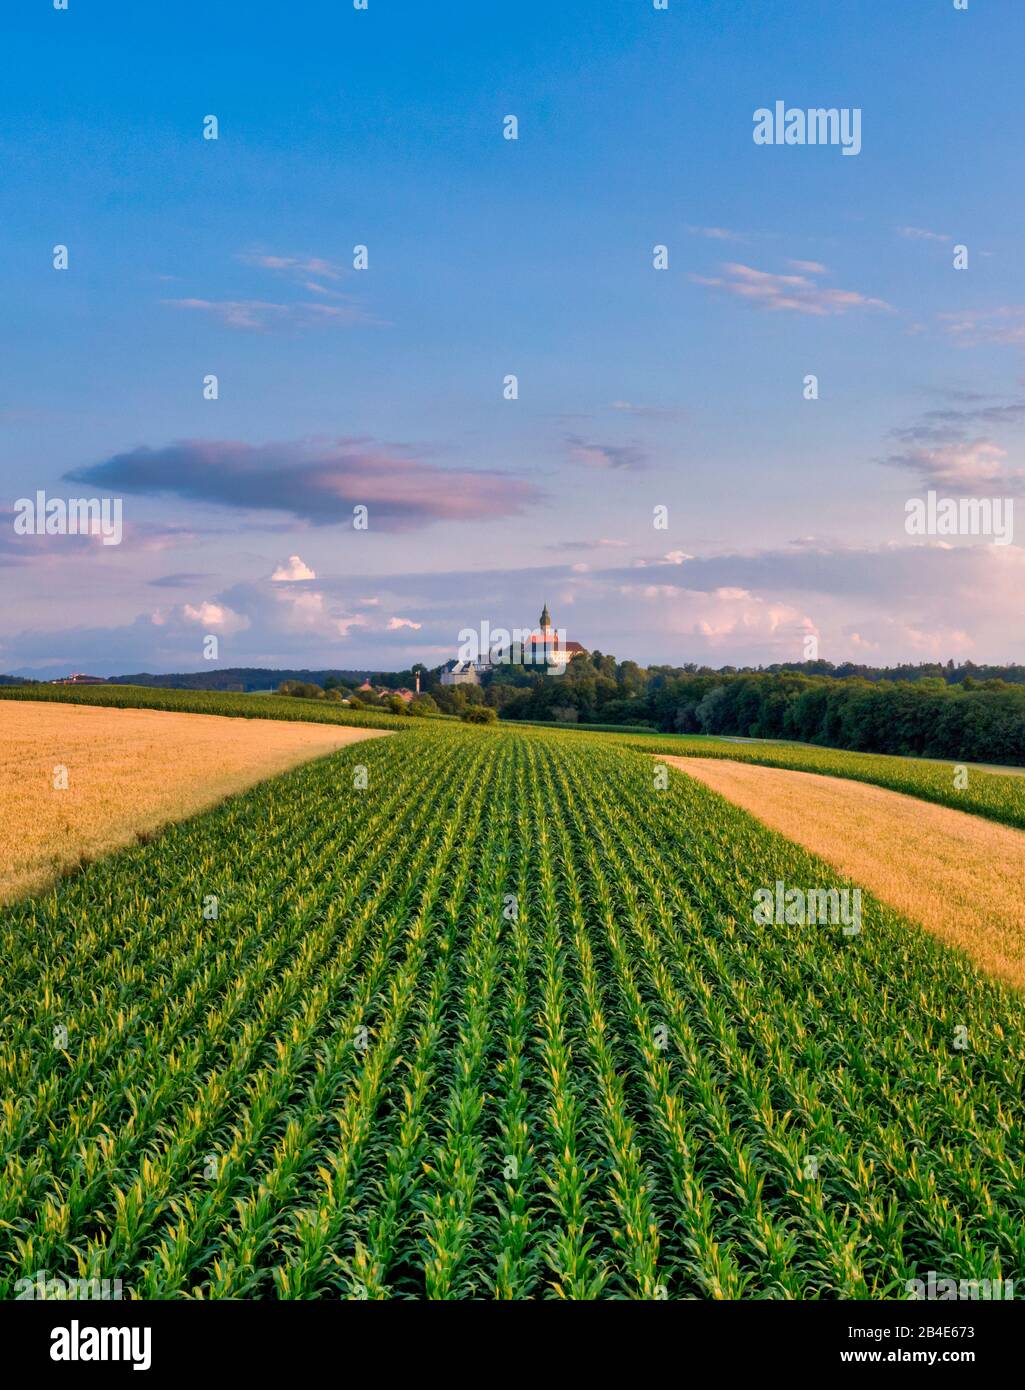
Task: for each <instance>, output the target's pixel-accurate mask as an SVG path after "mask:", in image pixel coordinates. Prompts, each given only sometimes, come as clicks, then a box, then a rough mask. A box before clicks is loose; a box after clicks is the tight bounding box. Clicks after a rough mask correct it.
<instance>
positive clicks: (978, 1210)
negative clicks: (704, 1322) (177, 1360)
mask: <svg viewBox="0 0 1025 1390" xmlns="http://www.w3.org/2000/svg"><path fill="white" fill-rule="evenodd" d="M357 762H362V763H365V764H366V766H367V768H368V772H369V777H368V785H367V787H366V789H365V790H358V789H357V788H356V787H355V786H354V779H353V776H352V773H353V769H354V766H355V764H356V763H357ZM652 771H653V769H652V760H651V758H650V757H646V756H642V755H641V754H640V753H639V752H636V751H633V750H631V749H628V748H623V747H616V746H613V745H611V744H610V743H609V742H608V740H603V739H601V738H600V737H598V736H596V737H593V738H591V737H586V736H581V735H579V734H571V733H566V734H562V733H558V732H549V731H542V730H531V729H518V730H505V729H497V730H495V729H483V730H470V729H464V728H460V727H458V726H457V727H453V726H445V725H432V726H431V727H429V728H423V729H420V728H417V729H414V730H411V731H410V732H409V733H408V734H407V735H405V736H404V737H403V738H401V739H388V740H380V741H375V742H373V743H372V744H364V745H361V746H360V747H359V748H358V749H355V748H347V749H344V750H341V751H340V752H339V753H337V754H335V755H333V756H332V757H330V758H327V759H324V760H321V761H319V762H317V763H315V764H311V765H309V766H307V767H305V768H302V769H298V770H296V771H294V772H291V773H289V774H287V775H286V776H284V777H281V778H278V779H275V780H274V781H273V782H269V783H267V784H265V785H263V786H261V787H259V788H257V789H255V790H254V791H252V792H250V793H247V794H246V795H244V796H241V797H238V798H235V799H233V800H232V801H229V802H228V803H226V804H225V805H224V806H222V807H221V808H220V809H219V810H217V811H215V812H213V813H211V814H209V815H206V816H204V817H201V818H198V819H196V820H193V821H191V822H188V823H187V824H183V825H180V826H177V827H175V828H173V829H172V830H170V831H168V832H167V833H166V834H165V835H164V836H162V837H161V838H160V839H158V840H155V841H153V842H152V843H150V844H147V845H143V846H139V847H137V848H133V849H131V850H128V851H125V852H124V853H122V854H119V855H117V856H114V857H113V858H111V859H108V860H106V861H103V862H100V863H97V864H93V865H91V866H89V867H88V868H87V869H86V870H85V871H84V872H82V873H81V874H79V875H77V876H75V877H73V878H70V879H67V880H64V881H63V882H61V883H60V884H58V885H57V886H56V887H55V888H53V889H52V890H50V891H49V892H48V893H46V894H44V895H42V896H40V897H37V898H35V899H31V900H29V901H27V902H24V903H21V904H19V905H16V906H14V907H11V908H8V909H5V910H4V912H3V915H2V917H0V962H2V964H0V1091H2V1096H3V1103H2V1110H0V1166H2V1172H3V1182H2V1185H0V1294H3V1293H5V1292H6V1293H7V1294H8V1296H9V1295H10V1292H11V1290H12V1289H13V1287H14V1285H15V1282H16V1280H17V1279H19V1278H22V1277H32V1276H34V1275H35V1274H36V1273H37V1272H38V1271H40V1270H47V1271H49V1272H50V1273H51V1274H53V1273H56V1274H62V1275H65V1276H67V1275H81V1276H93V1277H100V1278H109V1279H121V1280H122V1281H123V1283H124V1286H125V1289H126V1291H127V1292H128V1293H130V1294H131V1295H134V1296H139V1297H160V1298H177V1297H206V1298H210V1297H234V1298H240V1297H241V1298H249V1297H280V1298H295V1299H305V1298H332V1297H340V1298H387V1297H412V1298H439V1299H459V1298H467V1297H496V1298H508V1299H513V1298H538V1297H561V1298H572V1299H575V1298H623V1297H626V1298H642V1299H651V1298H655V1299H659V1298H665V1297H668V1298H681V1297H748V1296H761V1297H782V1298H816V1297H825V1298H844V1297H848V1298H849V1297H868V1298H874V1297H882V1296H885V1295H891V1294H894V1293H898V1294H899V1293H901V1291H902V1290H903V1288H904V1286H905V1284H906V1281H907V1280H909V1279H911V1278H916V1277H925V1276H926V1274H927V1273H928V1271H929V1270H935V1271H937V1273H938V1275H939V1276H941V1277H951V1278H979V1279H981V1278H996V1277H1001V1276H1003V1277H1012V1278H1013V1277H1015V1276H1016V1275H1019V1274H1021V1272H1022V1268H1023V1264H1025V1260H1023V1256H1025V1223H1023V1222H1022V1208H1023V1199H1025V1178H1023V1157H1025V1125H1023V1120H1025V1101H1023V1091H1025V1030H1023V1026H1022V1025H1023V1023H1025V1007H1023V1003H1022V1001H1021V999H1020V998H1019V996H1017V995H1016V994H1014V993H1013V992H1011V991H1010V990H1008V989H1005V988H1003V987H1001V986H998V985H996V984H993V983H990V982H988V981H986V980H984V979H982V978H980V976H979V975H978V974H977V973H976V972H975V970H974V969H973V968H972V966H971V965H970V964H969V963H968V962H967V961H966V960H965V959H964V958H963V957H961V956H960V955H958V954H957V953H955V952H951V951H948V950H944V949H943V948H941V947H940V946H938V945H937V944H936V943H935V942H934V941H932V940H931V939H930V938H929V937H927V936H926V935H925V934H924V933H922V932H920V931H918V930H916V929H915V928H914V927H913V926H912V925H910V924H908V923H906V922H904V921H902V920H901V919H899V918H898V917H897V916H896V915H894V914H892V913H891V912H889V911H888V910H886V909H884V908H882V907H881V906H879V905H878V904H876V903H874V902H872V901H871V900H870V899H868V898H867V896H866V899H865V903H864V906H863V916H862V930H861V932H860V934H859V935H857V936H854V937H846V936H844V935H843V932H842V930H841V928H840V927H839V926H837V927H801V926H789V925H765V924H762V923H759V922H756V921H755V920H754V915H753V913H752V910H751V907H752V898H753V892H754V889H755V888H756V887H759V886H762V885H764V884H766V883H773V882H774V881H775V880H776V879H783V880H785V881H787V882H791V883H799V884H813V883H817V882H818V883H821V882H822V881H823V875H824V874H828V873H829V871H828V870H826V869H825V868H824V866H822V865H821V864H819V863H818V862H816V861H815V860H813V859H812V858H810V857H809V856H808V855H807V854H805V853H804V851H802V850H801V849H799V848H798V847H797V846H795V845H793V844H791V843H790V842H788V841H786V840H785V839H782V838H781V837H779V836H777V835H774V834H772V833H771V832H769V831H766V830H763V829H761V828H760V827H758V826H757V824H756V823H755V822H753V821H752V820H751V819H750V818H748V817H746V816H745V815H743V813H741V812H739V811H737V810H736V809H735V808H733V807H732V806H730V805H729V804H728V803H726V802H725V801H723V800H722V799H721V798H719V797H717V796H715V795H714V794H712V793H711V792H709V791H708V790H707V789H705V788H704V787H702V786H700V785H699V784H696V783H694V782H692V781H691V780H690V779H687V778H683V777H677V776H673V777H671V778H670V781H669V786H668V787H667V788H665V789H660V788H659V786H658V785H657V783H656V781H655V779H654V778H653V775H652ZM212 898H216V908H217V911H216V916H211V915H210V914H209V911H207V913H206V915H204V905H206V906H207V907H208V906H209V903H210V901H211V899H212ZM955 1039H960V1040H961V1041H960V1042H958V1043H957V1045H955ZM965 1039H967V1045H965V1043H964V1040H965Z"/></svg>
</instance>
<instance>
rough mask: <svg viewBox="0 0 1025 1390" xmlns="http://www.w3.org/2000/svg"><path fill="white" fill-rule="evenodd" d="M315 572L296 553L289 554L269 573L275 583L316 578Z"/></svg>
mask: <svg viewBox="0 0 1025 1390" xmlns="http://www.w3.org/2000/svg"><path fill="white" fill-rule="evenodd" d="M316 577H317V576H316V574H315V573H314V572H313V570H311V569H310V567H309V565H307V564H306V563H305V562H304V561H303V560H300V558H299V556H298V555H289V557H288V559H287V561H286V562H285V563H284V564H283V565H278V567H277V569H276V570H275V571H274V573H273V574H272V575H271V579H272V580H274V581H275V582H277V583H292V582H294V581H296V580H299V579H316Z"/></svg>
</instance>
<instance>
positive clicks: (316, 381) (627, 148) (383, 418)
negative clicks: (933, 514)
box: [0, 0, 1025, 674]
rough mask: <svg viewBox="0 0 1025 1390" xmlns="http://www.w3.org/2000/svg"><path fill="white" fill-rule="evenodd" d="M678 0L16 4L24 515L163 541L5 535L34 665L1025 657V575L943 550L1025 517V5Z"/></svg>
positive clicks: (11, 467) (1012, 561)
mask: <svg viewBox="0 0 1025 1390" xmlns="http://www.w3.org/2000/svg"><path fill="white" fill-rule="evenodd" d="M669 6H670V7H669V10H668V11H665V12H663V11H655V10H654V8H653V6H652V4H651V3H650V0H608V2H607V3H595V0H590V3H582V2H578V0H567V2H566V3H558V0H547V2H546V3H534V2H533V0H519V3H510V4H508V5H498V6H488V7H483V6H481V5H480V4H479V3H477V4H473V3H460V2H459V0H448V3H445V4H440V5H427V4H423V3H413V2H412V0H369V8H368V9H367V10H366V11H365V12H361V11H355V10H354V9H352V8H350V7H349V6H348V5H347V4H346V3H345V0H331V2H330V3H299V4H297V5H295V6H293V7H290V8H289V9H288V11H287V12H285V13H283V12H282V10H281V7H280V6H278V5H271V4H269V3H268V4H247V5H245V6H241V7H239V6H227V7H209V6H207V5H205V4H191V3H179V4H176V5H174V6H167V7H163V8H162V9H158V8H156V7H139V6H136V5H134V4H129V3H121V2H120V0H108V2H107V3H105V4H104V5H102V6H99V5H94V4H89V3H86V0H69V8H68V10H67V12H58V11H53V10H52V9H49V8H47V7H46V6H45V5H43V4H39V5H37V6H34V7H31V8H29V7H20V8H19V12H18V14H17V16H16V17H15V18H14V19H13V20H9V21H7V24H6V34H5V40H6V42H5V51H4V55H3V58H2V60H0V61H2V64H3V78H4V80H3V82H2V84H0V111H2V120H0V145H2V156H3V165H4V169H5V177H4V180H3V187H2V191H0V200H2V205H0V212H2V224H0V225H2V227H3V232H2V239H3V257H2V260H0V275H2V276H3V282H4V283H3V301H4V315H3V322H2V327H0V343H2V355H0V513H7V512H9V511H10V510H11V509H13V508H14V506H15V503H16V501H17V500H18V499H20V498H23V497H26V496H33V495H34V494H35V492H36V490H37V489H40V488H41V489H44V490H45V491H46V493H47V495H48V496H52V497H81V496H93V495H97V496H120V497H122V498H123V500H124V518H125V535H124V539H123V541H122V543H121V544H120V545H118V546H109V547H108V546H103V545H101V544H100V543H99V542H98V540H97V539H96V538H81V537H75V536H65V535H55V536H45V537H34V536H33V537H25V536H20V535H16V534H15V533H14V530H13V526H12V525H11V518H10V516H7V515H0V582H2V583H3V587H4V594H5V598H6V600H7V601H6V602H5V603H4V605H3V612H2V617H0V670H4V671H18V672H34V673H37V674H58V673H60V672H62V671H63V670H64V669H65V668H67V667H70V666H74V667H75V668H76V669H87V670H91V671H96V672H98V673H99V674H110V673H115V672H122V671H131V670H141V669H148V670H154V671H160V670H181V669H202V668H203V666H204V661H203V656H202V651H203V639H204V637H205V636H206V635H208V634H209V633H214V634H216V635H218V637H219V640H220V662H221V664H224V665H241V664H246V665H249V664H280V665H296V664H298V665H309V666H325V665H338V666H351V667H363V666H370V667H374V668H376V669H385V668H389V667H402V666H406V665H408V664H409V663H410V662H412V661H414V660H418V659H422V660H425V661H427V662H428V664H436V663H437V662H440V661H441V660H443V659H444V658H445V657H446V656H447V655H449V654H451V653H452V652H454V649H455V646H456V644H457V634H458V632H459V630H460V629H462V628H464V627H467V626H476V625H477V624H478V623H480V622H481V621H482V620H484V619H487V620H488V621H489V622H490V623H491V624H492V625H506V626H513V625H520V624H523V623H526V622H530V621H532V620H533V619H534V618H536V615H537V612H538V611H539V609H540V604H541V601H542V600H543V599H547V600H548V602H549V605H550V606H551V608H552V611H553V616H554V618H555V621H556V622H557V624H558V625H559V626H564V627H566V628H567V630H568V632H569V635H570V636H571V637H574V638H577V639H578V640H580V641H582V642H584V644H585V645H588V646H598V647H601V648H602V650H605V651H613V652H614V653H615V654H616V655H618V656H620V657H624V658H625V657H631V658H634V659H636V660H639V661H642V662H674V663H676V662H684V661H689V660H694V661H707V662H710V663H711V664H714V665H719V664H725V663H731V664H737V663H742V662H760V661H774V660H787V659H795V660H799V659H801V657H802V655H803V651H804V647H803V643H804V639H805V638H806V637H807V636H808V635H809V634H814V635H815V636H816V637H817V638H818V640H819V649H820V653H821V655H823V656H825V657H827V658H831V659H834V660H843V659H847V658H851V659H856V660H866V661H872V662H879V663H882V662H886V661H897V660H906V659H910V660H914V659H933V658H942V659H944V660H945V659H947V658H948V657H951V656H952V657H954V658H964V657H971V658H972V659H975V660H978V661H983V660H993V661H1009V660H1021V659H1022V652H1023V639H1025V618H1022V617H1021V616H1019V609H1020V604H1019V602H1018V594H1019V592H1020V589H1021V584H1022V581H1023V579H1025V566H1023V563H1022V552H1021V549H1020V547H1019V546H1018V545H1014V544H1012V545H1004V546H996V545H993V544H990V543H988V542H987V539H986V538H985V537H978V536H971V537H955V538H953V539H950V538H937V537H925V538H912V537H909V536H908V535H907V534H906V532H905V527H904V515H905V503H906V501H907V500H908V499H909V498H912V497H916V496H921V495H924V492H925V491H926V490H927V489H929V488H933V489H936V490H938V491H939V492H940V493H942V494H943V495H951V496H955V497H960V496H971V497H1000V498H1014V497H1017V496H1018V495H1019V494H1020V491H1021V476H1022V474H1021V461H1020V453H1021V442H1022V436H1023V427H1025V369H1023V363H1022V352H1023V348H1025V286H1023V284H1022V276H1023V271H1022V266H1021V258H1020V250H1019V247H1020V226H1021V223H1022V211H1023V208H1022V203H1023V199H1025V195H1023V192H1022V185H1021V180H1020V179H1019V178H1018V177H1017V175H1016V170H1017V169H1018V167H1019V165H1020V155H1019V145H1020V120H1021V116H1020V72H1019V63H1018V60H1017V57H1016V55H1018V54H1020V53H1021V51H1022V45H1023V41H1025V11H1022V9H1021V7H1020V6H1017V5H1015V4H1013V3H1011V0H1000V3H996V2H995V0H970V5H969V9H968V11H967V12H959V11H957V10H955V9H954V7H953V3H952V0H908V3H904V4H901V5H900V6H883V5H880V4H878V3H874V0H860V3H859V2H858V0H852V2H851V3H848V4H846V5H844V6H842V7H838V6H836V5H835V4H832V3H829V0H821V3H815V2H814V0H786V2H785V3H784V0H778V3H777V2H774V0H766V3H763V4H760V5H758V6H754V5H751V4H750V3H749V2H747V0H745V2H744V3H742V2H741V0H669ZM776 100H782V101H784V102H785V103H786V104H787V106H788V107H800V108H809V107H837V108H843V107H848V108H860V110H861V111H862V149H861V152H860V153H859V154H858V155H857V156H856V157H845V156H844V155H843V154H842V153H841V151H840V149H838V148H837V147H835V146H832V147H810V146H785V147H771V148H764V147H760V146H757V145H756V144H755V143H754V141H753V139H752V117H753V113H754V111H755V110H756V109H757V108H759V107H763V106H766V107H772V106H773V104H774V102H775V101H776ZM208 114H215V115H216V116H217V118H218V122H219V139H218V140H216V141H209V140H204V139H203V138H202V131H203V119H204V117H205V116H207V115H208ZM508 114H515V115H516V116H517V118H518V121H519V139H518V140H516V141H509V140H505V139H503V135H502V122H503V118H504V117H505V116H506V115H508ZM58 243H61V244H65V245H67V246H68V248H69V258H70V264H69V268H68V270H67V271H56V270H54V269H53V266H52V248H53V247H54V246H55V245H56V244H58ZM357 244H363V245H366V246H367V248H368V253H369V266H368V269H367V270H365V271H362V270H354V269H353V268H352V261H353V247H354V246H355V245H357ZM656 244H663V245H666V246H667V247H668V249H669V268H668V270H665V271H656V270H654V269H653V267H652V248H653V247H654V246H655V245H656ZM957 244H964V245H966V246H967V247H968V261H969V264H968V269H966V270H963V271H958V270H955V269H954V268H953V256H954V249H953V248H954V247H955V245H957ZM208 373H215V374H216V375H217V377H218V381H219V398H218V399H217V400H216V401H209V400H204V399H203V394H202V383H203V378H204V376H205V375H206V374H208ZM508 373H515V374H516V376H517V377H518V379H519V399H518V400H516V401H507V400H504V399H503V394H502V383H503V378H504V377H505V376H506V375H507V374H508ZM808 373H814V374H815V375H816V376H817V377H818V379H819V392H820V395H819V399H818V400H815V401H807V400H805V399H804V397H803V381H804V378H805V376H806V374H808ZM68 475H74V476H73V477H69V476H68ZM356 503H365V504H367V505H368V506H369V509H370V523H369V527H368V529H367V530H366V531H365V532H356V531H354V530H353V529H352V527H351V525H350V524H349V523H348V521H347V519H346V517H347V513H348V512H351V507H352V505H354V504H356ZM659 505H661V506H665V507H667V508H668V513H669V527H668V529H667V530H665V531H656V530H655V529H654V528H653V525H652V516H653V508H654V507H656V506H659ZM291 557H298V563H294V562H293V561H292V559H291ZM275 575H277V576H278V577H277V578H275V577H274V576H275ZM286 575H287V576H289V577H285V576H286ZM294 576H306V577H300V578H296V577H294Z"/></svg>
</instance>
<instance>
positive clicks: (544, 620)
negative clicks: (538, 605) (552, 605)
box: [540, 603, 552, 633]
mask: <svg viewBox="0 0 1025 1390" xmlns="http://www.w3.org/2000/svg"><path fill="white" fill-rule="evenodd" d="M540 622H541V631H542V633H546V632H547V631H548V629H549V628H550V627H551V625H552V616H551V614H550V613H549V612H548V605H547V603H546V604H545V606H544V607H543V608H542V609H541V619H540Z"/></svg>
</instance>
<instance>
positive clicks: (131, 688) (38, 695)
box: [0, 685, 407, 729]
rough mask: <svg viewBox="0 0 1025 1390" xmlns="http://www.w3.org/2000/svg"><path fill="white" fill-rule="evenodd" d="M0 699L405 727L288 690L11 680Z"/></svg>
mask: <svg viewBox="0 0 1025 1390" xmlns="http://www.w3.org/2000/svg"><path fill="white" fill-rule="evenodd" d="M0 700H42V701H45V702H47V703H52V704H61V705H65V704H69V705H101V706H103V707H104V708H107V709H110V708H113V709H160V710H170V711H171V712H172V713H174V714H183V713H190V714H219V715H222V716H224V717H229V718H232V719H298V720H302V721H303V722H313V723H317V724H347V725H352V726H353V727H355V728H365V729H402V728H406V727H407V722H406V720H405V719H404V718H403V716H402V715H394V714H388V713H386V712H384V711H382V710H369V709H363V710H350V709H349V708H348V706H347V705H343V704H340V703H335V702H333V701H326V700H297V699H293V698H291V697H289V696H287V695H242V694H239V695H234V694H228V693H225V692H222V691H215V690H165V689H162V688H161V687H159V686H148V685H83V686H77V687H76V686H70V685H7V686H0Z"/></svg>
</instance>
